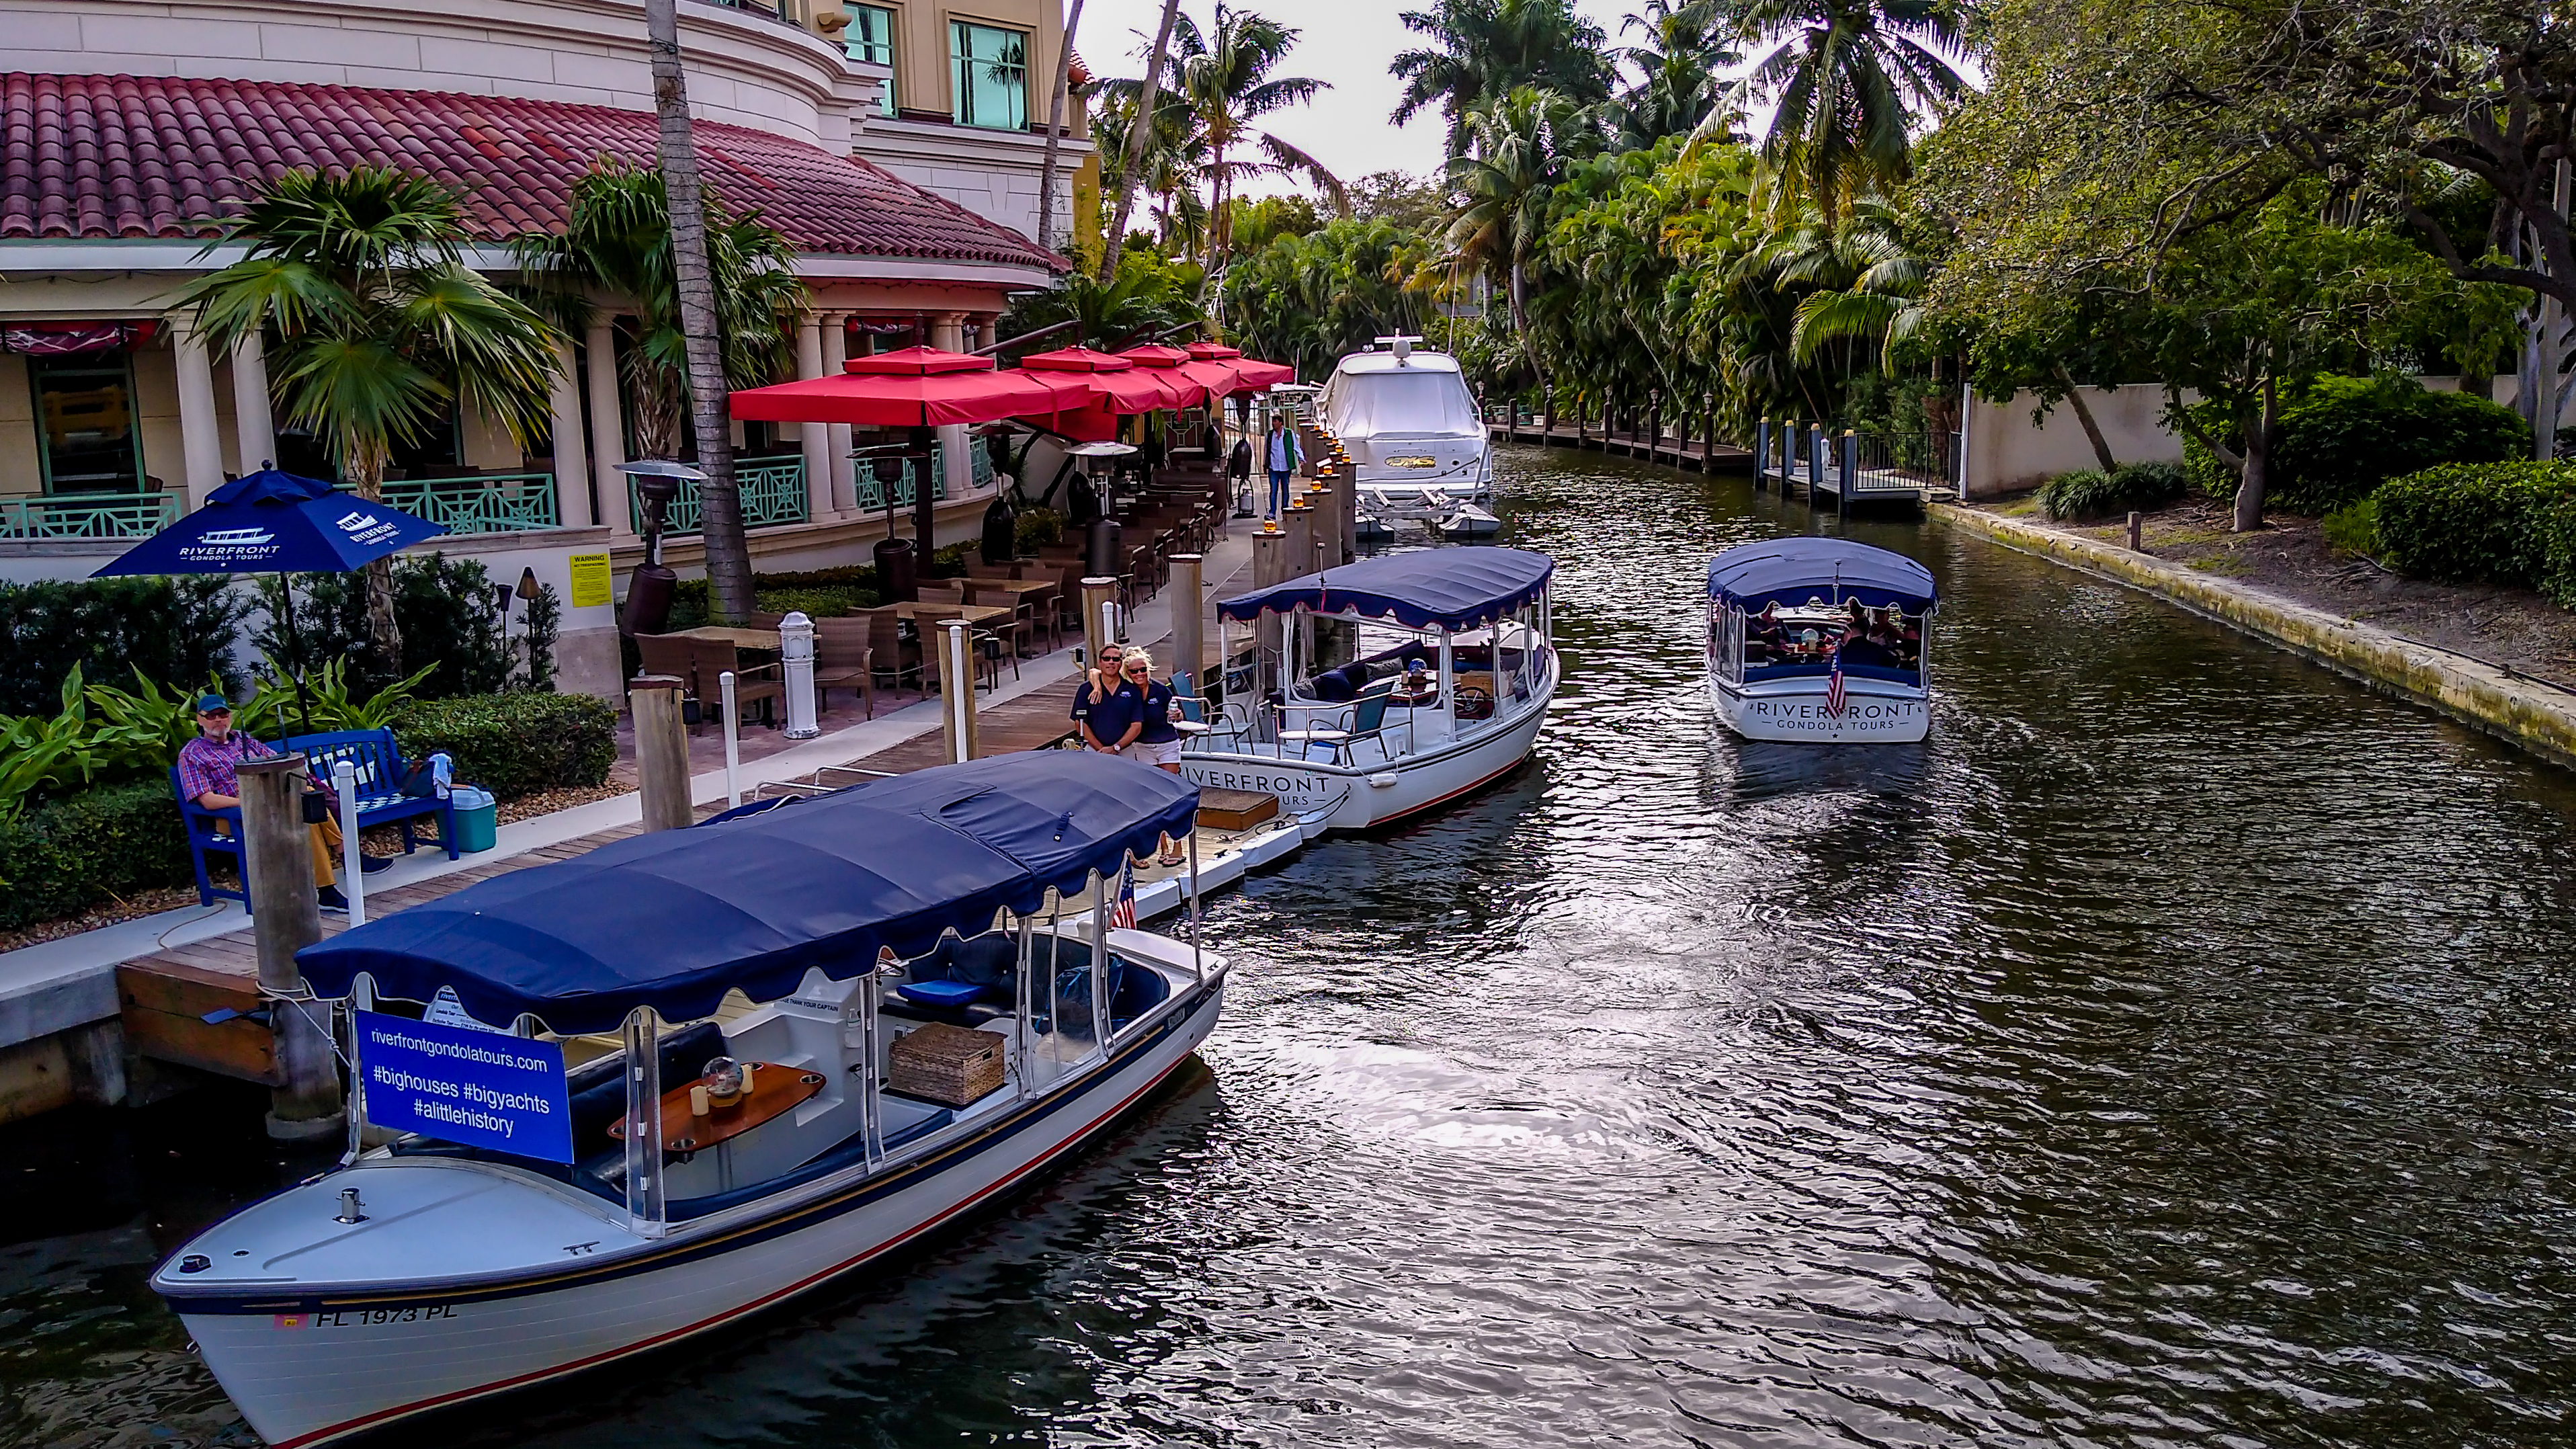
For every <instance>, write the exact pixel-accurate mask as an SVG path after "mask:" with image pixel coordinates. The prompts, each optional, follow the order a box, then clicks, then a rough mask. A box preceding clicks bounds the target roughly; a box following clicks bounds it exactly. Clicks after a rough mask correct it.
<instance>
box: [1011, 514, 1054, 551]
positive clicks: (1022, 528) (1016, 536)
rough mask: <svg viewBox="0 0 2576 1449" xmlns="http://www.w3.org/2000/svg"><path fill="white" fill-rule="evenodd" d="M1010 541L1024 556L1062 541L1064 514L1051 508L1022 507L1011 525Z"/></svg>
mask: <svg viewBox="0 0 2576 1449" xmlns="http://www.w3.org/2000/svg"><path fill="white" fill-rule="evenodd" d="M1011 538H1012V541H1013V542H1014V543H1016V544H1017V545H1018V546H1019V550H1020V556H1021V557H1023V558H1026V557H1028V556H1030V555H1032V554H1035V553H1036V552H1037V551H1038V550H1039V549H1042V548H1047V547H1050V546H1051V545H1054V544H1059V543H1062V542H1064V515H1063V514H1061V513H1058V512H1056V511H1055V510H1054V509H1052V508H1023V509H1021V510H1020V516H1019V521H1018V522H1017V523H1015V524H1013V525H1012V534H1011Z"/></svg>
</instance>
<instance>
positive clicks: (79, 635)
mask: <svg viewBox="0 0 2576 1449" xmlns="http://www.w3.org/2000/svg"><path fill="white" fill-rule="evenodd" d="M232 585H233V580H232V579H231V578H229V577H227V576H224V575H221V574H204V575H185V576H181V577H177V578H120V579H83V580H79V581H77V582H68V583H67V582H59V581H47V582H42V583H32V584H5V583H0V714H34V713H37V712H39V711H44V710H51V709H53V708H54V707H55V698H54V696H55V692H56V690H57V688H58V686H59V685H60V684H61V682H62V681H63V680H64V679H65V678H67V677H69V676H70V674H71V672H72V671H73V670H74V669H78V670H80V671H81V672H82V673H84V674H85V675H87V676H88V677H89V678H92V679H123V678H124V677H125V676H126V675H127V674H129V673H132V672H135V671H140V672H142V673H143V674H145V675H147V676H149V677H151V678H154V679H203V678H205V677H206V675H207V673H208V672H209V671H212V672H214V673H215V674H217V675H219V676H221V677H222V678H223V680H224V682H225V683H227V684H231V683H235V682H237V681H238V675H239V671H238V670H237V669H235V667H234V665H233V643H234V640H235V639H236V637H237V636H238V635H239V634H240V632H241V621H242V615H243V614H244V613H245V612H247V611H248V609H249V607H250V599H249V596H248V595H247V593H246V592H244V591H241V590H236V589H235V588H233V586H232Z"/></svg>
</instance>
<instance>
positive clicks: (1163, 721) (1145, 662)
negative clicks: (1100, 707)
mask: <svg viewBox="0 0 2576 1449" xmlns="http://www.w3.org/2000/svg"><path fill="white" fill-rule="evenodd" d="M1118 668H1119V681H1118V693H1117V694H1116V695H1115V696H1113V697H1112V700H1111V705H1110V707H1111V709H1113V710H1114V711H1115V712H1116V718H1117V719H1118V720H1119V722H1120V723H1122V724H1124V725H1125V726H1126V728H1125V729H1124V730H1123V731H1122V732H1121V738H1120V742H1119V748H1118V753H1120V754H1122V755H1125V756H1126V757H1127V758H1129V759H1131V760H1134V761H1136V762H1137V763H1138V764H1142V765H1152V766H1154V767H1155V768H1156V769H1160V770H1168V771H1170V772H1171V773H1173V774H1175V775H1177V774H1179V773H1180V772H1181V732H1180V731H1179V730H1177V729H1175V728H1173V727H1172V709H1173V700H1172V687H1171V686H1170V685H1168V684H1165V683H1163V682H1161V681H1160V680H1157V679H1156V678H1154V658H1153V656H1152V655H1150V654H1147V653H1146V652H1145V651H1144V650H1142V649H1130V650H1128V651H1127V657H1126V658H1124V659H1122V660H1120V661H1119V662H1118ZM1162 863H1163V864H1165V865H1179V864H1180V863H1181V857H1180V853H1179V852H1178V851H1176V850H1174V849H1173V848H1172V842H1171V839H1170V837H1168V836H1166V837H1165V838H1164V840H1163V855H1162Z"/></svg>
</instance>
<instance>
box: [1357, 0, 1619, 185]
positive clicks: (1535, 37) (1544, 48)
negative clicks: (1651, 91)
mask: <svg viewBox="0 0 2576 1449" xmlns="http://www.w3.org/2000/svg"><path fill="white" fill-rule="evenodd" d="M1401 18H1402V20H1403V21H1404V28H1405V29H1407V30H1410V31H1412V32H1413V33H1415V34H1416V35H1420V36H1424V37H1426V38H1428V39H1429V40H1430V42H1431V43H1430V44H1429V45H1428V46H1425V47H1422V48H1419V49H1415V50H1407V51H1402V52H1399V53H1398V54H1397V55H1396V57H1395V59H1394V61H1393V62H1392V63H1391V64H1389V65H1388V67H1387V69H1388V70H1390V71H1392V72H1393V73H1394V75H1395V77H1396V78H1397V79H1398V80H1401V81H1403V82H1404V92H1403V94H1402V95H1401V96H1399V97H1398V98H1397V100H1396V103H1395V115H1394V117H1393V120H1394V121H1395V123H1396V124H1397V125H1399V126H1400V125H1403V124H1404V123H1405V122H1406V121H1409V120H1411V119H1413V117H1414V116H1415V115H1416V114H1418V113H1419V112H1421V111H1422V109H1423V108H1424V107H1426V106H1429V105H1432V104H1433V103H1435V102H1436V103H1438V105H1439V107H1440V114H1441V115H1442V116H1444V117H1446V118H1447V120H1448V123H1449V137H1448V144H1449V154H1450V155H1452V156H1460V155H1464V154H1465V153H1466V150H1467V148H1468V146H1469V145H1470V144H1472V142H1473V139H1474V128H1473V127H1472V126H1471V125H1470V124H1469V119H1468V118H1469V117H1471V116H1473V115H1475V114H1476V113H1478V112H1480V111H1487V110H1491V109H1492V108H1493V107H1494V106H1495V104H1496V103H1498V102H1500V101H1501V100H1502V98H1503V97H1504V96H1507V95H1509V94H1511V93H1512V92H1513V91H1515V90H1518V89H1519V88H1521V87H1522V86H1535V87H1539V88H1542V89H1546V90H1552V91H1555V92H1556V93H1558V94H1559V95H1562V96H1564V97H1566V98H1567V99H1569V100H1571V101H1573V102H1574V103H1575V104H1577V105H1587V106H1588V105H1594V104H1597V103H1599V102H1601V101H1604V100H1607V99H1609V96H1610V82H1611V69H1610V60H1609V54H1608V46H1609V37H1607V36H1605V35H1604V34H1602V32H1601V27H1600V26H1598V25H1595V24H1593V23H1592V22H1590V21H1588V20H1584V19H1582V18H1581V17H1579V16H1577V15H1576V14H1575V13H1574V7H1573V5H1572V3H1571V0H1434V3H1433V5H1432V8H1431V9H1429V10H1408V11H1406V12H1405V13H1404V14H1403V16H1402V17H1401Z"/></svg>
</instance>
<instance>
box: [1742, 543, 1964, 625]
mask: <svg viewBox="0 0 2576 1449" xmlns="http://www.w3.org/2000/svg"><path fill="white" fill-rule="evenodd" d="M1708 596H1709V597H1710V598H1712V599H1722V600H1724V601H1726V602H1728V603H1731V604H1733V605H1735V606H1736V607H1738V608H1740V609H1744V610H1746V611H1748V612H1751V611H1758V610H1760V609H1761V608H1762V606H1763V605H1765V604H1803V603H1805V602H1807V601H1808V600H1809V599H1810V598H1814V599H1821V600H1823V601H1824V602H1826V603H1828V604H1843V603H1851V602H1855V601H1857V602H1858V603H1860V604H1862V605H1863V606H1865V607H1868V608H1873V609H1878V608H1885V607H1886V606H1887V605H1889V604H1898V605H1903V606H1907V607H1910V608H1913V609H1916V610H1922V609H1928V608H1930V607H1932V606H1933V604H1934V603H1935V602H1937V600H1938V598H1939V595H1938V592H1937V591H1936V589H1935V587H1934V585H1933V582H1932V571H1931V570H1930V569H1927V568H1925V567H1924V566H1923V565H1921V564H1919V563H1916V562H1915V561H1914V560H1912V559H1910V558H1907V557H1906V556H1905V555H1903V554H1901V553H1890V552H1888V551H1887V550H1886V549H1883V548H1872V547H1870V546H1869V545H1868V544H1865V543H1854V542H1852V541H1851V540H1849V539H1843V538H1815V537H1805V536H1802V537H1797V538H1775V539H1771V540H1768V541H1766V542H1762V543H1748V544H1743V545H1740V546H1738V547H1735V548H1730V549H1728V550H1727V551H1726V552H1724V553H1722V554H1719V555H1718V556H1717V557H1716V558H1714V559H1711V560H1709V565H1708Z"/></svg>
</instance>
